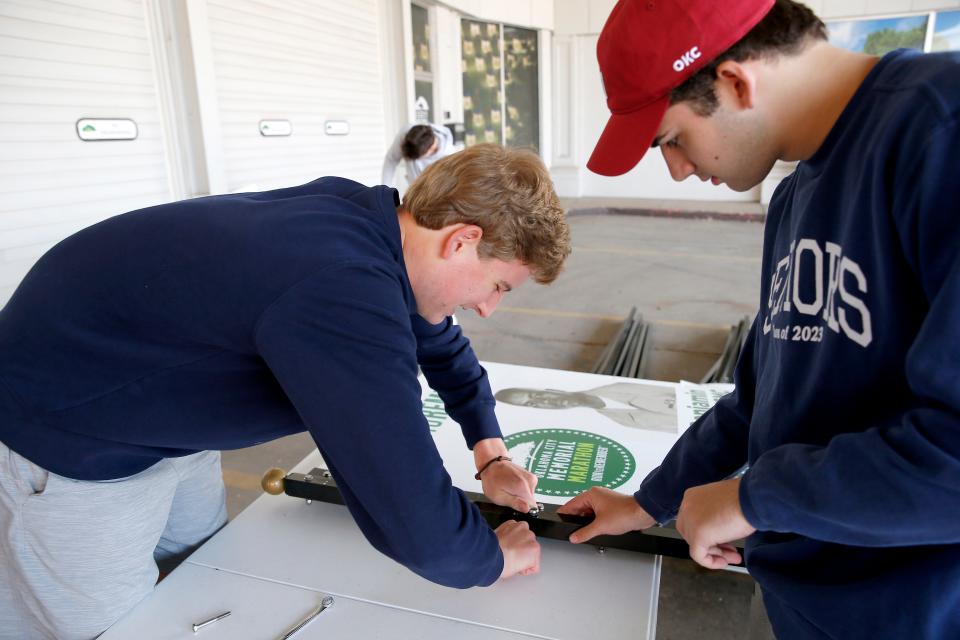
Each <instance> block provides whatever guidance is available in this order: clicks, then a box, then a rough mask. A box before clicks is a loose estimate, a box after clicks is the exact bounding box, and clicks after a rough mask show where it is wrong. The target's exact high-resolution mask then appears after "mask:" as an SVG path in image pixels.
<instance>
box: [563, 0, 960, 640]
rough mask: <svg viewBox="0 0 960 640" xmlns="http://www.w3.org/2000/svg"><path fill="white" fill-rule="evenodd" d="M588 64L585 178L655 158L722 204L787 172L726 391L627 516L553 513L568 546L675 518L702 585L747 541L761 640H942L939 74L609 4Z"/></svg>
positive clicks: (788, 20) (760, 13)
mask: <svg viewBox="0 0 960 640" xmlns="http://www.w3.org/2000/svg"><path fill="white" fill-rule="evenodd" d="M597 51H598V57H599V61H600V69H601V72H602V73H603V79H604V84H605V88H606V92H607V101H608V104H609V106H610V109H611V111H612V112H613V115H612V116H611V118H610V122H609V124H608V125H607V128H606V130H605V131H604V132H603V135H602V137H601V138H600V141H599V143H598V145H597V148H596V150H595V151H594V153H593V156H592V158H591V159H590V162H589V163H588V166H589V167H590V169H591V170H593V171H595V172H597V173H600V174H605V175H619V174H622V173H625V172H627V171H629V170H630V169H631V168H632V167H633V166H634V165H635V164H636V163H637V162H638V161H639V160H640V158H641V157H642V156H643V154H644V153H645V152H646V150H647V149H648V148H650V147H651V146H654V147H659V148H660V150H661V152H662V153H663V156H664V159H665V161H666V162H667V165H668V167H669V169H670V173H671V175H672V176H673V178H674V179H676V180H683V179H685V178H687V177H689V176H691V175H695V176H697V177H699V178H700V179H701V180H711V181H712V182H713V183H714V184H720V183H725V184H727V185H729V186H730V187H731V188H733V189H735V190H740V191H743V190H747V189H750V188H751V187H753V186H755V185H757V184H758V183H759V182H760V181H762V180H763V178H764V177H765V176H766V175H767V173H768V172H769V171H770V168H771V167H772V166H773V163H774V162H775V161H776V160H778V159H779V160H787V161H795V160H796V161H800V163H799V165H798V167H797V170H796V171H795V172H794V174H793V175H791V176H790V177H788V178H787V179H786V180H784V181H783V183H782V184H781V185H780V186H779V187H778V189H777V191H776V193H775V195H774V197H773V199H772V201H771V203H770V208H769V212H768V219H767V225H766V231H765V240H764V250H763V267H762V285H761V300H760V312H759V314H758V316H757V318H756V320H755V322H754V325H753V328H752V330H751V333H750V335H749V337H748V338H747V342H746V345H745V347H744V351H743V353H742V355H741V358H740V361H739V363H738V367H737V373H736V390H735V391H734V392H733V393H731V394H730V395H728V396H727V397H725V398H724V399H722V400H721V401H720V402H719V403H717V405H716V406H715V407H714V409H713V410H711V411H710V412H708V413H707V414H706V415H704V416H703V417H702V418H701V419H700V420H699V421H698V422H696V423H695V424H694V425H693V426H691V427H690V429H689V430H688V431H687V432H686V433H685V434H684V436H683V437H682V438H681V439H680V441H679V442H678V443H677V445H676V446H675V447H674V448H673V450H672V451H671V452H670V453H669V454H668V455H667V457H666V459H665V460H664V461H663V464H662V465H661V466H660V467H659V468H658V469H657V470H655V471H653V472H652V473H651V474H650V475H649V476H648V477H647V478H646V479H645V480H644V482H643V485H642V486H641V488H640V490H639V491H638V492H637V493H636V494H635V496H633V497H630V496H619V495H618V494H615V493H613V492H609V491H603V490H600V489H594V490H591V491H590V492H588V493H586V494H583V495H581V496H578V497H577V498H575V499H573V500H572V501H571V502H570V503H568V505H567V506H566V507H565V509H566V510H567V511H568V512H574V513H591V512H592V513H595V514H596V520H595V521H594V523H593V524H592V525H590V526H589V527H586V528H584V529H583V530H581V531H580V532H578V533H577V534H574V536H573V540H574V541H575V542H581V541H583V540H586V539H589V538H591V537H593V536H595V535H598V534H601V533H622V532H624V531H627V530H630V529H642V528H645V527H649V526H651V525H653V524H654V523H656V522H660V523H662V522H666V521H668V520H670V519H672V518H674V517H676V518H677V528H678V529H679V531H680V532H681V533H682V534H683V536H684V537H685V538H686V540H687V541H688V542H689V543H690V554H691V556H692V557H693V558H694V560H696V561H697V562H699V563H700V564H702V565H703V566H705V567H709V568H720V567H724V566H726V565H727V564H728V563H730V562H734V561H737V560H739V555H738V554H737V553H736V551H735V549H734V548H733V547H732V546H731V545H730V544H729V543H730V542H731V541H733V540H736V539H738V538H743V537H746V539H747V540H746V553H745V555H746V565H747V567H748V568H749V569H750V572H751V574H752V575H753V576H754V578H756V580H757V581H758V583H759V584H760V586H761V588H762V590H763V595H764V601H765V604H766V607H767V611H768V613H769V616H770V620H771V623H772V625H773V628H774V631H775V632H776V634H777V636H778V637H780V638H852V637H870V638H908V637H909V638H931V639H932V638H960V516H958V514H960V224H958V223H957V203H958V202H960V179H958V178H960V176H958V175H957V172H958V167H960V54H956V53H949V54H928V55H922V54H919V53H917V52H912V51H903V50H901V51H895V52H892V53H890V54H888V55H886V56H884V57H883V58H877V57H873V56H867V55H862V54H857V53H851V52H848V51H845V50H841V49H838V48H835V47H832V46H831V45H829V44H828V43H827V42H826V37H825V28H824V26H823V23H822V22H820V20H819V19H817V18H816V16H814V15H813V13H812V12H810V11H809V10H808V9H807V8H806V7H804V6H802V5H798V4H796V3H793V2H791V1H789V0H776V2H773V1H772V0H749V1H742V0H741V1H735V2H725V3H724V4H723V6H722V9H721V8H720V7H719V6H717V5H716V4H715V3H712V2H705V1H696V0H688V1H686V2H681V1H679V0H673V1H668V0H642V1H640V0H621V2H619V3H618V4H617V6H616V7H615V8H614V10H613V12H612V13H611V15H610V18H609V19H608V21H607V24H606V26H605V27H604V30H603V33H602V34H601V36H600V41H599V44H598V47H597ZM745 463H746V464H748V465H749V468H748V470H747V471H746V473H745V474H743V476H742V477H738V478H733V479H730V475H731V474H733V473H734V472H735V471H737V470H738V469H739V468H740V467H741V466H742V465H744V464H745Z"/></svg>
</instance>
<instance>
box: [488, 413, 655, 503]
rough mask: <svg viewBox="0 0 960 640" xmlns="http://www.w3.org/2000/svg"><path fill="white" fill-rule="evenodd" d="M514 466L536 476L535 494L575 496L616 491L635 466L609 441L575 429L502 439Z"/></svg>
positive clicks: (539, 431)
mask: <svg viewBox="0 0 960 640" xmlns="http://www.w3.org/2000/svg"><path fill="white" fill-rule="evenodd" d="M503 441H504V443H506V445H507V448H508V449H510V457H511V458H513V462H514V463H515V464H518V465H520V466H522V467H524V468H525V469H526V470H527V471H529V472H531V473H533V474H534V475H536V476H537V478H538V480H537V493H542V494H544V495H548V496H575V495H577V494H579V493H581V492H583V491H586V490H587V489H589V488H590V487H606V488H608V489H615V488H617V487H619V486H620V485H622V484H623V483H625V482H626V481H627V480H629V479H630V477H631V476H632V475H633V473H634V471H635V470H636V468H637V463H636V461H634V459H633V455H632V454H631V453H630V452H629V451H627V448H626V447H624V446H623V445H622V444H620V443H618V442H614V441H613V440H611V439H610V438H606V437H604V436H600V435H597V434H595V433H587V432H586V431H576V430H574V429H534V430H532V431H521V432H519V433H514V434H511V435H509V436H507V437H505V438H504V439H503Z"/></svg>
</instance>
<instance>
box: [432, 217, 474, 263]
mask: <svg viewBox="0 0 960 640" xmlns="http://www.w3.org/2000/svg"><path fill="white" fill-rule="evenodd" d="M482 237H483V229H481V228H480V227H478V226H477V225H475V224H457V225H452V226H451V228H450V230H449V231H448V232H447V234H446V236H445V238H444V241H443V247H442V251H441V253H442V255H443V257H444V258H451V257H453V256H454V255H456V254H457V253H458V252H460V251H463V250H465V249H468V248H470V247H476V246H477V245H478V244H480V238H482Z"/></svg>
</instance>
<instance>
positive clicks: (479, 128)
mask: <svg viewBox="0 0 960 640" xmlns="http://www.w3.org/2000/svg"><path fill="white" fill-rule="evenodd" d="M460 24H461V38H462V55H463V58H462V71H463V114H464V133H465V135H464V142H465V144H466V146H470V145H472V144H477V143H478V142H495V143H499V144H505V145H507V146H511V147H531V148H533V149H534V150H536V149H538V148H539V146H540V92H539V67H538V63H537V56H538V43H537V32H536V31H534V30H531V29H521V28H519V27H509V26H504V25H501V24H496V23H491V22H479V21H476V20H466V19H464V20H462V21H461V23H460Z"/></svg>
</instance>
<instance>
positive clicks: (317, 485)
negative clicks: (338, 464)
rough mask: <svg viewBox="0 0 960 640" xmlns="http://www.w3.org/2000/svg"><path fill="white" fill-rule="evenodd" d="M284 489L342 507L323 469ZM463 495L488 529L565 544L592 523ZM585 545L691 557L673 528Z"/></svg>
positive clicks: (290, 480) (548, 509) (547, 508)
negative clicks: (512, 527)
mask: <svg viewBox="0 0 960 640" xmlns="http://www.w3.org/2000/svg"><path fill="white" fill-rule="evenodd" d="M283 485H284V488H283V490H284V492H285V493H286V494H287V495H289V496H293V497H295V498H304V499H306V500H308V501H310V500H318V501H320V502H327V503H331V504H344V502H343V496H341V495H340V490H339V489H338V488H337V483H336V482H335V481H334V479H333V478H332V477H331V475H330V472H329V471H327V470H326V469H319V468H314V469H312V470H311V471H310V473H307V474H302V473H288V474H287V476H286V477H285V478H284V482H283ZM464 494H465V495H466V496H467V498H469V499H470V501H471V502H473V503H474V504H475V505H476V506H477V508H478V509H480V513H481V514H482V515H483V517H484V519H485V520H486V521H487V523H488V524H489V525H490V527H491V528H496V527H498V526H500V525H501V524H503V523H504V522H506V521H507V520H523V521H526V522H527V523H528V524H529V525H530V530H531V531H533V532H534V533H535V534H536V535H538V536H541V537H544V538H551V539H554V540H566V539H567V538H569V537H570V534H571V533H573V532H574V531H576V530H577V529H580V528H582V527H584V526H586V525H588V524H590V522H591V521H592V518H588V517H582V516H568V515H564V514H560V513H557V507H556V506H555V505H550V504H548V505H544V508H543V509H542V510H541V511H540V512H539V513H538V514H537V515H536V516H531V515H530V514H528V513H519V512H517V511H514V510H513V509H511V508H509V507H502V506H500V505H497V504H493V503H492V502H490V501H489V500H488V499H487V497H486V496H484V495H483V494H480V493H473V492H470V491H465V492H464ZM585 544H589V545H593V546H595V547H604V548H608V549H624V550H627V551H638V552H641V553H651V554H655V555H662V556H670V557H672V558H686V559H689V557H690V549H689V547H688V546H687V543H686V541H684V539H683V538H682V537H681V536H680V534H679V533H677V530H676V529H675V528H674V527H673V526H672V524H668V525H666V526H663V527H651V528H649V529H646V530H644V531H631V532H629V533H626V534H623V535H620V536H597V537H596V538H593V539H592V540H590V541H589V542H587V543H585ZM735 544H736V545H737V546H738V547H739V548H740V549H741V555H742V547H743V543H742V541H738V542H737V543H735Z"/></svg>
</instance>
